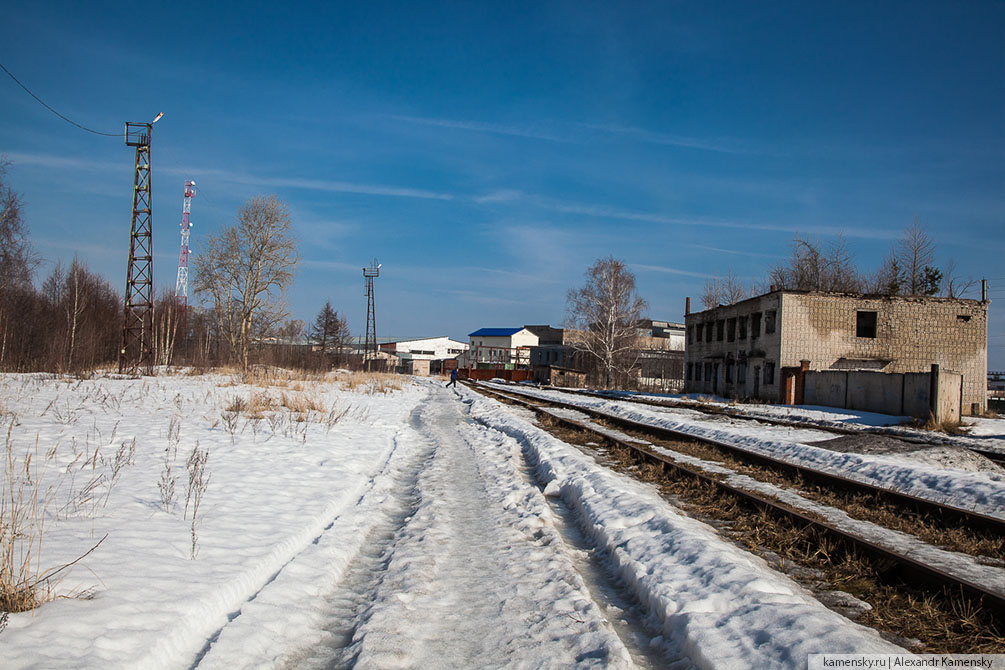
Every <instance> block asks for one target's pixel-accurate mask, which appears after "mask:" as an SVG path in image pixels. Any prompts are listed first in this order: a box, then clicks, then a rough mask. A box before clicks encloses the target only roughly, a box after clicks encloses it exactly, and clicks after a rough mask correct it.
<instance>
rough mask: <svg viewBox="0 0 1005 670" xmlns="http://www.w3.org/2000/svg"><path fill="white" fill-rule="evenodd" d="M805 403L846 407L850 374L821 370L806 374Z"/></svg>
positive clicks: (841, 371)
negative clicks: (846, 390)
mask: <svg viewBox="0 0 1005 670" xmlns="http://www.w3.org/2000/svg"><path fill="white" fill-rule="evenodd" d="M805 375H806V376H805V377H804V381H803V383H804V384H805V386H804V387H803V388H804V390H803V402H804V403H806V404H807V405H822V406H824V407H844V400H845V389H846V388H847V386H848V373H847V372H845V371H844V370H820V371H811V372H807V373H805Z"/></svg>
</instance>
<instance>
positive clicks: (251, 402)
mask: <svg viewBox="0 0 1005 670" xmlns="http://www.w3.org/2000/svg"><path fill="white" fill-rule="evenodd" d="M284 397H285V396H284ZM284 404H285V403H284ZM278 407H279V404H278V403H277V402H276V399H275V398H273V397H272V396H271V395H269V394H268V393H267V392H265V391H252V392H251V394H250V395H249V396H248V397H247V398H244V397H242V396H234V397H233V398H231V400H230V404H228V405H227V409H226V411H228V412H233V413H235V414H244V415H245V417H247V418H249V419H263V418H265V412H268V411H271V410H274V409H276V408H278Z"/></svg>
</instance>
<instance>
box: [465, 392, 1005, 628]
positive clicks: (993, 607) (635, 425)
mask: <svg viewBox="0 0 1005 670" xmlns="http://www.w3.org/2000/svg"><path fill="white" fill-rule="evenodd" d="M473 388H474V390H476V391H478V392H479V393H484V394H486V395H490V396H495V397H496V398H499V399H503V400H505V401H507V402H510V403H515V404H517V405H520V406H523V407H526V408H527V409H530V410H532V411H534V412H536V413H537V414H538V415H545V416H547V417H548V418H549V420H551V421H554V422H556V423H558V424H560V425H563V426H565V427H567V428H570V429H573V430H577V431H587V432H589V433H592V434H593V435H595V436H596V437H597V438H599V439H600V440H601V441H603V442H607V443H610V444H614V445H615V446H617V447H620V448H622V449H625V450H627V451H628V452H629V453H631V454H633V456H634V457H635V458H637V459H639V460H640V461H642V462H645V463H649V464H654V465H656V466H657V467H659V468H660V469H661V470H662V471H671V472H672V474H673V475H674V476H676V477H684V478H691V479H695V480H698V481H700V482H702V483H704V484H707V485H709V486H712V487H715V488H716V489H717V490H719V491H721V492H723V493H726V494H728V495H730V496H733V497H735V498H737V499H740V500H741V501H743V502H744V503H746V504H749V505H751V506H753V507H754V508H756V509H757V510H760V511H762V512H765V513H767V514H769V515H771V516H772V517H776V518H784V519H786V520H787V521H788V522H789V523H791V524H794V525H795V526H796V527H800V528H803V529H804V530H807V529H812V531H814V532H816V533H818V534H819V535H820V536H822V537H826V538H829V539H830V540H831V541H833V542H835V543H836V544H838V545H840V546H842V547H845V548H846V549H849V550H851V551H856V552H860V553H861V554H863V555H866V556H869V557H870V558H872V559H873V560H874V561H876V562H877V563H880V564H883V565H886V566H890V567H888V568H887V569H886V570H885V574H884V579H885V580H887V581H897V580H901V581H903V582H904V583H906V584H909V585H910V586H912V587H914V588H916V589H919V590H922V591H926V592H929V593H944V594H952V595H954V596H958V597H961V598H963V599H964V600H966V601H969V602H970V603H972V604H973V605H975V606H977V607H979V608H982V609H983V610H984V611H985V612H986V613H987V614H988V615H989V617H990V618H991V619H992V620H993V621H994V623H995V626H996V627H997V628H998V629H999V630H1005V588H1003V586H1002V585H1001V584H1000V583H999V584H980V583H977V582H976V581H974V580H972V579H967V578H965V577H961V576H960V575H958V574H953V573H952V572H949V571H946V570H943V569H939V568H936V567H932V566H930V565H927V564H926V563H924V562H923V561H920V560H918V559H915V558H912V557H911V556H908V555H906V554H905V553H903V552H900V551H896V550H893V549H891V548H889V547H888V546H883V545H882V544H879V543H878V542H876V541H874V540H871V539H869V538H866V537H864V536H860V535H858V534H856V533H853V532H850V531H849V530H845V529H843V528H839V527H838V526H836V525H835V524H833V523H829V522H828V521H826V520H821V519H820V518H816V517H814V516H812V515H809V514H806V513H804V512H803V511H800V510H798V509H795V508H794V507H792V506H790V505H787V504H784V503H781V502H780V501H778V500H776V499H774V498H771V497H767V496H764V495H761V494H759V493H757V492H754V491H751V490H749V489H745V488H740V487H737V486H733V485H731V484H729V483H727V482H725V481H722V480H720V479H718V478H716V477H714V476H710V475H709V473H708V472H706V471H704V470H702V469H700V468H698V467H694V466H690V465H687V464H685V463H682V462H679V461H677V460H675V459H673V458H671V457H669V456H667V455H665V454H663V453H659V452H658V451H656V450H654V449H653V448H651V445H648V446H647V445H646V444H644V443H640V442H637V441H635V440H632V439H624V438H622V437H618V436H616V435H613V434H612V433H611V431H609V430H603V429H601V428H600V427H598V426H595V425H592V424H591V423H590V422H583V421H577V420H575V419H573V418H569V417H567V416H561V415H560V414H556V413H555V412H554V411H552V410H551V409H550V408H549V406H551V407H559V408H562V409H567V410H572V411H575V412H579V413H581V414H586V415H588V416H591V417H592V418H594V419H600V420H603V421H605V422H610V423H614V424H616V425H619V426H621V427H623V428H627V429H630V430H632V431H633V432H640V433H644V434H649V435H652V436H654V437H663V438H667V437H669V438H670V439H674V440H688V441H692V442H693V441H697V442H705V443H708V444H711V445H714V446H715V447H717V448H720V449H725V450H728V451H730V452H737V451H739V452H743V453H742V454H739V455H740V456H749V455H750V454H749V452H746V451H745V450H738V449H736V448H735V447H733V446H731V445H728V444H724V443H721V442H719V441H716V440H710V439H707V438H699V437H696V436H693V435H689V434H685V433H680V432H678V431H673V430H670V429H666V428H662V427H655V426H651V425H647V424H642V423H639V422H635V421H631V420H628V419H624V418H621V417H616V416H612V415H610V414H607V413H605V412H601V411H598V410H595V409H592V408H583V407H581V406H577V405H572V404H570V403H563V402H560V401H555V400H550V399H549V400H545V399H542V398H539V397H533V396H527V395H525V394H521V393H520V392H519V391H516V390H512V391H511V390H510V389H507V390H506V391H505V392H503V391H502V390H499V389H492V388H488V387H486V386H484V385H478V386H476V387H473ZM753 456H754V460H755V461H757V462H758V463H759V464H761V465H769V466H771V467H775V466H777V467H778V468H782V469H785V470H787V471H789V472H792V473H796V474H798V475H799V476H801V477H803V478H804V479H805V480H807V481H820V482H827V485H828V486H833V487H838V488H851V489H857V490H858V491H864V492H868V493H870V494H871V495H876V496H878V497H882V498H884V499H888V500H892V501H896V503H897V504H898V505H901V506H904V507H906V508H908V509H913V510H916V512H917V513H923V514H929V515H933V514H934V515H942V517H943V519H944V520H946V521H947V522H948V523H963V524H967V525H969V526H971V527H979V528H982V529H983V530H985V531H989V532H991V533H998V534H1000V535H999V537H1005V521H1003V520H1001V519H997V518H995V517H991V516H987V515H983V514H978V513H975V512H972V511H969V510H963V509H959V508H955V507H952V506H947V505H943V504H940V503H936V502H933V501H930V500H925V499H923V498H917V497H914V496H910V495H906V494H903V493H900V492H897V491H892V490H890V489H885V488H882V487H877V486H873V485H870V484H865V483H862V482H858V481H855V480H849V479H847V478H844V477H840V476H837V475H832V474H829V473H822V472H819V471H815V470H812V469H809V468H805V467H803V466H797V465H793V464H791V463H785V462H783V461H778V460H777V459H772V458H770V457H765V456H761V455H758V454H755V455H753Z"/></svg>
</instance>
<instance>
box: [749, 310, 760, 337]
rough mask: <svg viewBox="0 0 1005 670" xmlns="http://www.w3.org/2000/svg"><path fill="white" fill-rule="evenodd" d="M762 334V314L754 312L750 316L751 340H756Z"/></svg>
mask: <svg viewBox="0 0 1005 670" xmlns="http://www.w3.org/2000/svg"><path fill="white" fill-rule="evenodd" d="M760 334H761V313H760V312H754V313H753V314H751V315H750V339H752V340H756V339H757V337H758V336H759V335H760Z"/></svg>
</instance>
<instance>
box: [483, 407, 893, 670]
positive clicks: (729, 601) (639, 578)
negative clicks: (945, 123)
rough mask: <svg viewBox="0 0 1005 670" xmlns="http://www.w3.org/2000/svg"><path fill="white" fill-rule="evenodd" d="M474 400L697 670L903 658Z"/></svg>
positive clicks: (505, 413) (619, 482)
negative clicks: (826, 657) (833, 658)
mask: <svg viewBox="0 0 1005 670" xmlns="http://www.w3.org/2000/svg"><path fill="white" fill-rule="evenodd" d="M469 393H470V392H469ZM469 402H470V403H471V415H472V417H473V418H475V419H477V420H479V421H480V422H482V423H484V424H485V425H487V426H489V427H491V428H494V429H496V430H499V431H502V432H504V433H506V434H508V435H510V436H512V437H513V438H514V439H516V440H517V441H518V442H519V443H520V444H521V445H523V447H524V449H525V452H526V453H527V455H528V457H529V458H530V460H531V461H532V462H534V463H535V464H536V472H537V476H538V477H539V479H540V480H541V481H542V482H544V483H546V488H545V493H546V494H548V495H555V496H560V497H561V499H562V500H563V501H564V502H565V504H567V505H568V506H570V507H571V508H573V509H574V510H576V513H577V516H578V519H579V523H580V524H581V525H582V526H583V529H584V531H585V532H587V533H588V534H589V535H590V536H591V537H592V538H593V541H594V542H595V543H596V545H597V546H598V548H599V549H600V550H601V551H602V552H604V553H605V554H606V555H607V557H608V560H610V561H611V563H612V566H613V567H614V569H615V570H616V571H617V573H618V574H619V576H620V577H621V579H623V580H624V582H625V583H626V584H627V585H628V586H629V588H630V589H632V591H633V592H634V594H635V596H636V597H637V598H638V599H639V600H640V601H641V602H642V603H643V604H644V606H645V608H646V609H647V610H648V612H649V614H650V616H651V617H653V618H655V619H656V620H657V622H658V624H659V626H660V627H661V629H662V632H663V635H664V636H665V637H666V638H667V640H669V641H671V642H672V643H673V644H674V645H676V646H678V647H679V648H680V649H682V651H684V652H685V653H686V654H687V655H688V656H690V658H691V660H692V661H693V662H694V663H695V664H696V665H697V666H698V667H701V668H719V669H722V668H752V667H756V668H790V667H803V666H804V665H805V663H806V656H807V654H811V653H824V652H826V653H902V651H903V650H902V649H900V648H899V647H896V646H895V645H892V644H890V643H888V642H886V641H884V640H883V639H882V638H880V637H879V635H878V634H877V633H876V632H875V631H872V630H869V629H866V628H863V627H861V626H858V625H856V624H854V623H852V622H850V621H849V620H847V619H845V618H844V617H842V616H840V615H839V614H836V613H834V612H832V611H830V610H828V609H827V608H825V607H824V606H823V605H821V604H820V602H819V601H817V600H816V599H814V598H813V597H812V596H811V595H809V594H808V593H807V592H806V591H805V590H804V589H802V588H801V587H800V586H799V585H797V584H796V583H795V582H793V581H791V580H790V579H789V578H787V577H785V576H783V575H781V574H779V573H777V572H775V571H773V570H771V569H770V568H769V567H768V566H767V564H766V563H765V562H764V561H763V560H762V559H760V558H758V557H756V556H754V555H752V554H750V553H748V552H746V551H743V550H741V549H739V548H738V547H736V546H734V545H732V544H730V543H728V542H726V541H724V540H722V539H721V538H719V537H718V535H717V534H716V533H715V531H714V530H713V529H711V528H710V527H708V526H706V525H705V524H702V523H700V522H698V521H695V520H693V519H690V518H688V517H685V516H683V515H682V514H681V513H680V512H679V511H677V510H676V509H675V508H673V507H672V506H671V505H669V504H668V503H666V502H664V501H663V500H662V498H661V497H660V496H659V494H658V493H657V492H656V491H655V490H654V489H653V488H652V487H649V486H647V485H644V484H641V483H638V482H636V481H634V480H631V479H630V478H627V477H625V476H623V475H619V474H617V473H614V472H612V471H610V470H608V469H607V468H604V467H602V466H600V465H598V464H597V463H596V462H594V461H593V460H592V459H590V458H589V457H587V456H586V455H584V454H583V453H581V452H580V451H578V450H577V449H575V448H573V447H570V446H569V445H566V444H564V443H563V442H561V441H559V440H558V439H557V438H555V437H553V436H551V435H549V434H548V433H546V432H544V431H543V430H541V429H539V428H537V427H535V426H533V425H531V424H530V423H529V422H527V421H526V420H524V419H521V418H518V417H516V416H514V414H513V413H512V412H511V410H509V409H507V408H505V407H504V406H502V405H500V404H499V403H496V402H494V401H491V400H487V399H484V398H482V397H480V396H476V395H474V394H472V395H471V396H470V397H469Z"/></svg>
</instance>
